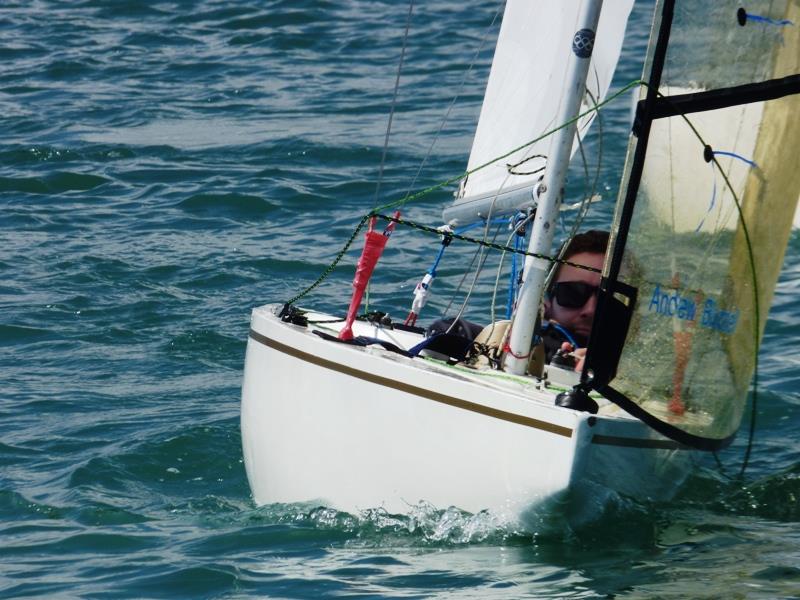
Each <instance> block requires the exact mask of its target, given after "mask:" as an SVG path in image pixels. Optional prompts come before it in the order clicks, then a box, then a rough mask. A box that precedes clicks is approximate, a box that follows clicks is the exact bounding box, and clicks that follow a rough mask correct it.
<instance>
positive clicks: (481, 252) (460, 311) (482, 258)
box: [445, 196, 500, 333]
mask: <svg viewBox="0 0 800 600" xmlns="http://www.w3.org/2000/svg"><path fill="white" fill-rule="evenodd" d="M496 201H497V196H495V197H494V200H492V205H491V206H490V207H489V214H488V215H487V218H486V225H485V226H484V228H483V239H482V241H486V238H487V237H488V235H489V225H491V222H492V216H493V215H492V213H493V212H494V203H495V202H496ZM499 231H500V226H499V225H498V227H497V230H496V231H495V234H494V238H493V239H492V242H494V240H495V239H497V232H499ZM479 255H480V259H479V261H478V268H477V269H475V275H474V277H473V278H472V283H471V284H470V286H469V289H468V290H467V293H466V295H465V296H464V301H463V302H462V303H461V308H459V309H458V313H457V314H456V317H455V319H453V322H452V323H450V327H448V328H447V331H446V332H445V333H450V331H451V330H452V329H453V328H454V327H455V325H456V323H457V322H458V320H459V319H460V318H461V315H463V314H464V312H465V311H466V310H467V304H468V303H469V299H470V297H471V296H472V291H473V290H474V289H475V283H476V282H477V281H478V276H479V275H480V273H481V271H482V270H483V265H485V264H486V260H487V259H488V258H489V254H488V252H486V250H485V248H484V246H483V245H480V250H479Z"/></svg>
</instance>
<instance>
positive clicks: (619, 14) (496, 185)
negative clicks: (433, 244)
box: [444, 0, 633, 224]
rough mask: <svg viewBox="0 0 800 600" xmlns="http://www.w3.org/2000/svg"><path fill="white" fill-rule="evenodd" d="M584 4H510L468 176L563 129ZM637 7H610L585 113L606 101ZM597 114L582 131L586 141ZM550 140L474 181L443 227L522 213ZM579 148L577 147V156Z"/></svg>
mask: <svg viewBox="0 0 800 600" xmlns="http://www.w3.org/2000/svg"><path fill="white" fill-rule="evenodd" d="M581 4H582V2H581V1H580V0H560V1H558V2H552V1H550V0H508V2H507V4H506V8H505V13H504V15H503V23H502V26H501V28H500V35H499V37H498V41H497V48H496V50H495V55H494V59H493V61H492V68H491V72H490V74H489V82H488V84H487V87H486V94H485V96H484V101H483V107H482V108H481V114H480V120H479V122H478V127H477V130H476V132H475V138H474V140H473V143H472V151H471V153H470V157H469V163H468V169H469V170H472V169H474V168H476V167H479V166H481V165H483V164H485V163H488V162H490V161H492V160H494V159H496V158H497V157H499V156H502V155H504V154H506V153H507V152H509V151H510V150H512V149H514V148H517V147H519V146H522V145H523V144H525V143H527V142H530V141H531V140H533V139H535V138H537V137H539V136H541V135H543V134H545V133H546V132H548V131H550V130H552V129H554V128H555V127H557V126H559V125H561V123H556V115H557V113H558V106H559V102H560V101H561V96H560V94H559V91H560V90H561V89H563V82H564V77H565V74H566V71H567V69H566V64H567V59H568V57H569V54H570V52H571V50H570V49H571V47H572V42H573V37H574V36H575V32H576V31H577V27H576V23H577V20H578V15H579V14H580V7H581ZM632 5H633V0H605V2H604V3H603V9H602V12H601V16H600V23H599V25H598V30H597V36H596V41H595V43H594V49H593V53H592V59H591V64H590V67H589V77H588V80H587V92H588V93H587V98H586V99H585V100H584V106H583V109H582V111H581V112H584V111H585V110H587V109H588V108H589V107H591V106H593V103H598V102H600V101H602V99H603V98H604V97H605V95H606V93H607V91H608V87H609V85H610V83H611V78H612V76H613V74H614V70H615V68H616V65H617V60H618V59H619V54H620V50H621V48H622V41H623V38H624V35H625V26H626V24H627V21H628V16H629V14H630V11H631V7H632ZM594 115H595V113H591V114H589V115H587V116H585V117H584V118H583V119H582V120H581V121H580V123H579V126H578V135H580V136H581V137H582V136H583V135H584V134H585V133H586V131H587V130H588V129H589V125H590V124H591V122H592V120H593V119H594ZM549 143H550V139H549V138H545V139H543V140H540V141H539V142H537V143H535V144H532V145H530V146H527V147H525V148H523V149H521V150H519V151H517V152H514V153H513V154H511V155H510V156H508V157H506V158H504V159H502V160H500V161H497V162H496V163H494V164H492V165H490V166H488V167H486V168H484V169H481V170H479V171H477V172H475V173H473V174H471V175H470V176H469V178H468V179H467V180H466V181H465V182H464V184H463V185H462V188H461V190H460V191H459V199H458V200H456V202H455V203H454V205H453V206H452V207H450V208H448V209H446V210H445V213H444V218H445V221H450V220H451V219H457V220H458V221H459V222H461V223H462V224H466V223H469V222H473V221H475V220H477V219H479V218H485V217H486V216H487V215H488V214H489V212H490V211H491V212H492V214H495V215H496V214H498V213H502V212H509V211H512V210H516V209H517V208H519V207H522V206H526V205H528V204H530V202H531V188H532V187H533V184H534V182H536V181H537V180H538V179H539V177H540V176H541V174H542V170H543V167H544V166H545V165H546V162H547V161H546V156H545V155H546V154H547V151H548V146H549ZM576 148H577V145H574V146H573V153H574V152H575V150H576Z"/></svg>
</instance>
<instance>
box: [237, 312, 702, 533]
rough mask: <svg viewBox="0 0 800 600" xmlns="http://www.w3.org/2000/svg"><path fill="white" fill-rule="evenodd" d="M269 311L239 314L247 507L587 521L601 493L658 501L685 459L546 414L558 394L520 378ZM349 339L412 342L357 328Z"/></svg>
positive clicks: (629, 421) (611, 424)
mask: <svg viewBox="0 0 800 600" xmlns="http://www.w3.org/2000/svg"><path fill="white" fill-rule="evenodd" d="M277 308H278V307H277V306H264V307H260V308H257V309H255V310H254V312H253V318H252V323H251V332H250V337H249V339H248V345H247V357H246V360H245V373H244V385H243V389H242V441H243V447H244V460H245V466H246V469H247V475H248V479H249V481H250V487H251V489H252V491H253V496H254V498H255V501H256V502H257V503H258V504H269V503H278V502H281V503H283V502H306V501H315V502H319V503H321V504H324V505H326V506H331V507H335V508H338V509H340V510H345V511H348V512H356V511H358V510H361V509H366V508H375V507H383V508H384V509H386V510H387V511H389V512H401V513H402V512H407V511H408V510H409V508H410V507H411V506H413V505H415V504H417V503H418V502H420V501H427V502H429V503H431V504H433V505H434V506H437V507H439V508H445V507H448V506H453V505H454V506H457V507H459V508H461V509H463V510H466V511H469V512H478V511H481V510H484V509H488V510H490V511H492V512H493V513H495V514H498V515H501V516H505V517H506V518H507V519H509V520H512V521H513V520H517V519H519V518H522V519H524V520H526V519H527V518H528V517H530V516H531V514H532V513H531V512H530V511H534V513H535V511H536V509H537V508H538V507H541V506H546V505H547V504H548V502H547V501H559V502H561V501H563V500H565V499H567V500H570V503H571V504H573V503H574V504H575V505H576V506H578V507H583V508H585V509H587V510H590V511H595V510H596V508H597V506H594V505H593V502H595V501H599V502H602V501H603V498H604V497H605V496H607V495H608V494H609V493H613V492H615V493H621V494H623V495H626V496H632V497H635V498H639V499H647V498H656V499H666V498H669V497H670V496H671V495H672V494H673V493H674V491H675V490H676V489H677V486H678V485H680V483H681V482H682V481H683V479H684V478H685V476H686V474H687V473H688V469H689V464H690V453H689V452H687V451H686V450H683V449H679V448H678V447H677V445H676V444H675V443H674V442H672V441H670V440H667V439H666V438H663V437H661V436H660V435H658V434H656V433H655V432H653V431H652V430H650V429H649V428H648V427H647V426H645V425H644V424H642V423H641V422H639V421H637V420H635V419H633V418H630V417H628V416H627V415H625V414H624V413H622V412H621V411H617V410H616V408H615V407H613V406H606V407H603V408H601V411H600V414H598V415H590V414H588V413H584V412H578V411H574V410H570V409H564V408H560V407H556V406H555V405H554V398H555V395H557V394H558V392H559V391H560V390H555V389H553V388H547V387H544V386H541V385H539V384H538V383H537V381H536V380H535V379H533V378H529V377H513V376H506V375H504V374H500V373H498V372H496V371H491V372H489V374H487V373H478V372H471V371H470V370H468V369H466V368H456V367H450V366H447V365H444V364H441V363H438V362H433V361H430V360H426V359H423V358H414V359H411V358H407V357H404V356H402V355H399V354H397V353H393V352H389V351H386V350H383V349H382V348H380V347H378V346H372V347H369V348H363V347H356V346H351V345H346V344H338V343H335V342H332V341H328V340H324V339H322V338H320V337H319V336H317V335H315V334H313V333H312V329H314V328H318V329H321V327H320V326H319V325H309V326H308V327H307V328H304V327H300V326H297V325H291V324H287V323H283V322H281V321H280V319H279V318H277V317H276V316H275V314H274V311H275V310H277ZM314 316H315V317H316V318H318V319H324V318H325V317H326V316H325V315H314ZM328 318H329V319H330V318H331V317H328ZM339 326H341V323H331V324H329V325H328V326H327V328H328V331H329V332H330V331H331V330H334V331H332V332H335V329H336V328H338V327H339ZM354 333H355V335H370V336H376V334H377V335H380V336H382V337H383V338H386V339H388V338H389V337H391V339H392V341H393V342H394V343H396V344H398V345H400V346H402V347H405V348H408V347H410V346H412V345H414V343H416V341H419V339H420V338H419V336H417V335H416V334H412V333H408V332H398V331H396V330H385V329H380V330H379V329H377V328H376V327H374V326H372V325H370V324H367V323H361V322H358V323H356V327H355V328H354ZM604 413H605V414H604ZM568 491H569V492H571V493H570V494H566V492H568ZM575 500H577V502H573V501H575Z"/></svg>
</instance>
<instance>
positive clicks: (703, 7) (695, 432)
mask: <svg viewBox="0 0 800 600" xmlns="http://www.w3.org/2000/svg"><path fill="white" fill-rule="evenodd" d="M742 6H743V5H742V3H740V2H738V1H737V2H731V1H730V0H724V1H718V2H713V3H711V2H680V1H678V2H676V1H675V0H661V1H660V2H659V5H658V6H657V8H656V14H658V15H661V22H660V24H659V26H658V27H657V28H656V29H655V30H654V35H655V34H656V33H657V36H655V39H654V40H652V41H651V51H650V56H649V58H648V61H647V65H646V75H649V78H646V80H648V81H649V85H648V87H647V89H644V90H643V91H642V100H641V101H640V103H639V111H638V114H637V123H636V128H635V133H636V134H638V137H637V136H633V137H632V138H631V144H630V151H629V157H628V163H627V166H626V176H625V180H624V181H623V186H622V188H621V191H620V202H619V204H618V209H617V214H616V216H615V225H614V231H613V234H614V238H615V239H614V244H613V247H612V249H611V250H610V260H609V261H608V264H607V266H606V272H605V273H604V275H605V285H606V287H607V289H608V297H609V298H610V299H609V301H608V302H606V303H605V305H606V307H608V306H610V305H612V304H614V302H616V301H615V300H614V299H613V297H614V296H615V295H616V297H617V298H618V297H619V293H618V290H617V289H616V287H615V286H617V285H618V282H621V283H622V284H625V285H628V286H631V287H632V288H636V289H637V290H638V294H636V296H635V298H636V299H635V300H633V298H634V296H633V295H628V297H627V299H625V300H624V302H622V303H623V304H624V303H626V302H627V303H628V304H629V305H630V313H629V314H630V316H631V322H630V327H629V329H628V333H627V338H626V339H625V343H624V346H622V350H621V356H620V357H619V362H618V364H617V365H615V368H613V369H610V370H609V369H608V366H607V365H606V364H605V362H606V361H605V359H604V358H599V357H600V356H601V353H602V352H603V350H602V346H603V344H604V340H607V339H608V338H609V337H613V331H612V329H613V328H614V327H615V326H616V325H615V324H614V323H610V321H609V314H610V313H608V312H604V311H603V308H602V307H601V310H600V311H599V312H598V314H597V316H596V319H595V329H594V331H593V333H592V342H591V347H590V350H589V357H588V359H587V363H588V367H587V368H588V369H592V368H593V367H595V368H596V369H597V370H598V371H604V370H605V371H607V373H606V374H607V375H609V377H608V379H610V378H611V377H613V371H614V370H615V371H616V378H614V379H613V381H611V382H610V384H608V381H607V380H603V378H602V377H601V378H600V380H599V381H596V382H595V387H597V388H599V389H600V391H601V392H602V393H603V394H604V395H606V396H607V397H608V398H610V399H611V400H613V401H614V402H617V403H618V404H620V405H622V406H623V407H624V408H626V409H627V410H629V411H630V412H632V413H634V414H636V415H637V416H639V417H640V418H642V419H643V420H646V421H647V422H648V423H650V424H651V425H653V426H654V427H656V428H657V429H659V431H661V432H662V433H665V434H667V435H670V436H671V437H674V438H675V439H677V440H679V441H681V442H683V443H686V444H689V445H693V446H696V447H700V448H706V449H713V448H718V447H722V446H724V445H726V444H727V443H729V442H730V441H731V439H732V438H733V436H734V435H735V433H736V430H737V429H738V427H739V424H740V422H741V418H742V414H743V411H744V407H745V404H746V401H747V393H748V389H749V385H750V381H751V378H752V374H753V370H754V366H755V361H756V360H757V352H758V346H759V342H760V338H761V336H762V334H763V331H764V325H765V323H766V319H767V314H768V310H769V305H770V302H771V299H772V294H773V290H774V287H775V284H776V282H777V278H778V274H779V271H780V267H781V264H782V262H783V255H784V252H785V248H786V245H787V241H788V237H789V235H790V233H791V226H792V217H793V215H794V213H795V209H796V205H797V202H798V195H800V169H798V168H797V156H798V152H800V119H798V118H797V115H798V114H800V0H782V1H778V0H769V1H767V0H761V1H759V0H756V1H752V2H748V3H746V4H745V6H744V8H743V7H742ZM640 183H641V185H640ZM601 304H602V302H601ZM588 373H589V371H587V374H588ZM607 384H608V385H607Z"/></svg>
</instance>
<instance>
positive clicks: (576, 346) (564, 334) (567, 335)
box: [549, 321, 581, 350]
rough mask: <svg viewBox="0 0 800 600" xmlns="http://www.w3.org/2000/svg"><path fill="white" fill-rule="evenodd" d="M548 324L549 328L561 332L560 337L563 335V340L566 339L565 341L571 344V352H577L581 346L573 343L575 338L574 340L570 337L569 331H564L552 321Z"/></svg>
mask: <svg viewBox="0 0 800 600" xmlns="http://www.w3.org/2000/svg"><path fill="white" fill-rule="evenodd" d="M549 323H550V327H553V328H554V329H556V330H557V331H559V332H561V334H562V335H563V336H564V337H565V338H567V341H568V342H569V343H570V344H572V348H573V350H577V349H578V348H580V347H581V345H580V344H579V343H578V342H576V341H575V338H574V337H572V334H571V333H570V332H569V331H567V330H566V329H564V328H563V327H562V326H561V325H559V324H558V323H555V322H554V321H550V322H549Z"/></svg>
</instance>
